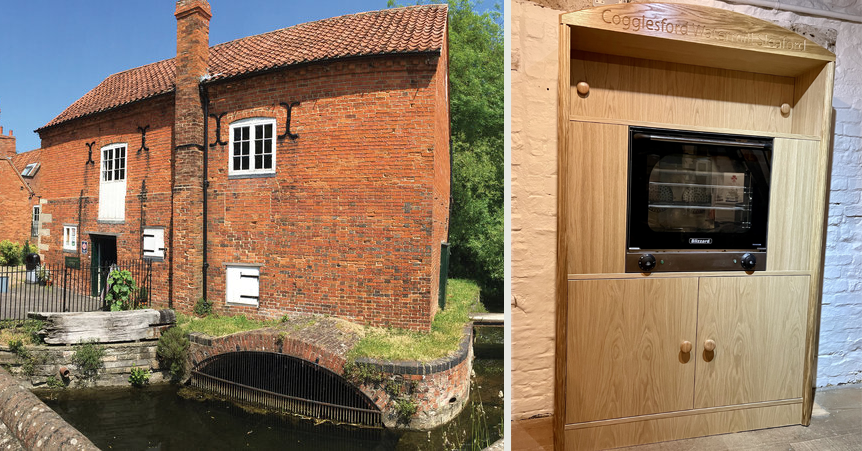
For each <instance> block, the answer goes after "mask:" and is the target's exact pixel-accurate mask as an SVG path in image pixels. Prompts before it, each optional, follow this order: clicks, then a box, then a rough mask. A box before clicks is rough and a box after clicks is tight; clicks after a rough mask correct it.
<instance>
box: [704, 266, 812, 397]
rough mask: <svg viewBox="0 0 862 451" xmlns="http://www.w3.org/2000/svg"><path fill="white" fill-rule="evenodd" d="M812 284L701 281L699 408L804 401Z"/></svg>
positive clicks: (786, 279)
mask: <svg viewBox="0 0 862 451" xmlns="http://www.w3.org/2000/svg"><path fill="white" fill-rule="evenodd" d="M808 281H809V277H808V276H771V277H701V278H700V289H699V296H698V312H697V318H698V319H697V337H698V338H697V347H696V349H697V352H696V354H695V355H694V356H693V357H694V360H695V361H696V378H695V380H696V385H695V397H694V407H695V408H705V407H718V406H730V405H735V404H745V403H753V402H763V401H776V400H782V399H792V398H801V397H802V388H801V386H802V375H803V373H802V370H803V358H804V352H805V331H806V329H805V326H806V312H807V306H808ZM706 340H713V341H714V342H715V349H714V351H712V352H709V351H706V350H705V346H704V344H705V341H706Z"/></svg>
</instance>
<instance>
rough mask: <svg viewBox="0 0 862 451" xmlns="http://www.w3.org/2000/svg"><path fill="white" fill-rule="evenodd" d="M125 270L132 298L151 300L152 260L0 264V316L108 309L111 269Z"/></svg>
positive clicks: (138, 302)
mask: <svg viewBox="0 0 862 451" xmlns="http://www.w3.org/2000/svg"><path fill="white" fill-rule="evenodd" d="M115 269H119V270H128V271H129V272H131V273H132V278H133V279H135V283H136V284H137V286H138V289H137V290H136V291H135V292H134V293H132V296H131V299H130V300H131V302H132V304H133V305H134V306H135V307H137V306H141V305H149V304H150V296H151V290H152V262H151V261H150V260H139V261H132V262H119V263H115V264H113V265H110V266H98V265H90V264H89V263H87V262H81V263H80V265H79V266H78V267H77V268H70V267H66V265H65V264H64V263H59V264H43V265H40V266H37V267H36V268H35V269H33V270H29V271H28V270H27V269H26V267H25V266H23V265H22V266H14V267H13V266H0V320H3V319H25V318H26V317H27V312H91V311H96V310H103V309H107V305H106V302H105V292H106V288H107V280H108V275H109V274H110V273H111V271H113V270H115Z"/></svg>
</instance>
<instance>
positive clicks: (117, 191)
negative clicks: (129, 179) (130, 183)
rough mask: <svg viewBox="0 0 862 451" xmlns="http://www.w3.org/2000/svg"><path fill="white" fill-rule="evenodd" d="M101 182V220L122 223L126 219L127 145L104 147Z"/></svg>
mask: <svg viewBox="0 0 862 451" xmlns="http://www.w3.org/2000/svg"><path fill="white" fill-rule="evenodd" d="M101 166H102V171H101V177H100V182H99V219H102V220H112V221H122V220H124V219H125V218H126V175H127V174H126V145H125V144H110V145H107V146H105V147H102V162H101Z"/></svg>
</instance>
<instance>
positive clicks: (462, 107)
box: [389, 0, 505, 309]
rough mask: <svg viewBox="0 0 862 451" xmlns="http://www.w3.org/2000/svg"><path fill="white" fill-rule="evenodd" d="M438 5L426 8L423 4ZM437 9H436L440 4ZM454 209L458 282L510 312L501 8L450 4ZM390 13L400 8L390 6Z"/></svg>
mask: <svg viewBox="0 0 862 451" xmlns="http://www.w3.org/2000/svg"><path fill="white" fill-rule="evenodd" d="M422 3H431V2H428V1H419V2H417V4H422ZM435 3H436V2H435ZM448 4H449V105H450V113H451V133H452V150H453V153H454V161H453V164H452V179H453V180H452V197H453V199H452V205H451V213H450V214H451V220H450V225H449V234H450V237H449V241H450V242H451V243H452V244H451V254H452V255H451V259H450V275H451V276H452V277H464V278H470V279H473V280H476V281H477V282H478V283H479V285H480V286H481V288H482V293H483V298H484V299H483V300H484V302H485V304H486V305H488V306H489V307H492V309H493V307H498V308H499V309H502V306H503V304H502V303H503V237H504V233H503V201H504V199H503V120H504V119H503V118H504V113H503V94H504V89H505V87H504V81H503V80H504V79H503V75H504V74H503V24H502V14H501V13H500V5H499V4H498V5H495V7H494V10H492V11H486V12H483V13H479V12H477V11H476V10H475V7H476V5H477V2H476V1H475V0H449V1H448ZM389 6H390V7H392V6H396V4H395V2H394V0H389Z"/></svg>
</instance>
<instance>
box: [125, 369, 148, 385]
mask: <svg viewBox="0 0 862 451" xmlns="http://www.w3.org/2000/svg"><path fill="white" fill-rule="evenodd" d="M129 383H130V384H132V385H133V386H135V387H143V386H144V384H149V383H150V370H149V369H148V368H138V367H132V372H131V374H129Z"/></svg>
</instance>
